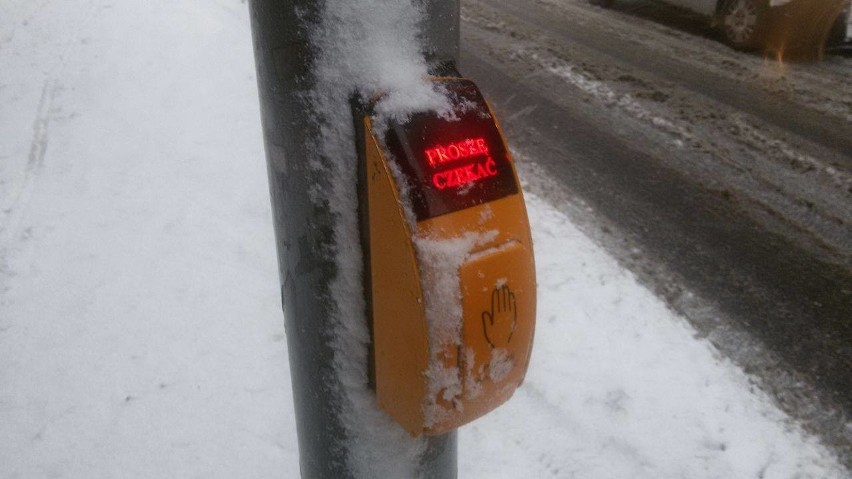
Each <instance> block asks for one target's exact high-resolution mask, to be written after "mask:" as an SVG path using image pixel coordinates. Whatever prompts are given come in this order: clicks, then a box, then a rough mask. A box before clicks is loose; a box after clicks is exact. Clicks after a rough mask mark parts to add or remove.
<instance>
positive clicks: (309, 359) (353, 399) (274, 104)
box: [249, 0, 458, 478]
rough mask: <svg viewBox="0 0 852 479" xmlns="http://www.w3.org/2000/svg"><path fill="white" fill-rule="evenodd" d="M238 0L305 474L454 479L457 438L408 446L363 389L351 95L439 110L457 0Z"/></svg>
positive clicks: (453, 53)
mask: <svg viewBox="0 0 852 479" xmlns="http://www.w3.org/2000/svg"><path fill="white" fill-rule="evenodd" d="M249 3H250V8H251V21H252V31H253V37H254V45H255V60H256V68H257V75H258V90H259V96H260V103H261V116H262V123H263V133H264V143H265V146H266V157H267V164H268V174H269V183H270V195H271V198H272V206H273V215H274V226H275V233H276V240H277V248H278V258H279V274H280V280H281V285H282V302H283V308H284V315H285V325H286V331H287V341H288V349H289V355H290V369H291V375H292V378H293V395H294V402H295V408H296V422H297V429H298V431H297V432H298V437H299V449H300V466H301V473H302V476H303V477H310V478H314V477H320V478H325V477H329V478H347V477H353V478H361V477H363V478H368V477H388V478H391V477H392V478H409V477H412V478H413V477H426V478H451V477H456V436H455V433H450V434H446V435H443V436H437V437H420V438H416V439H415V438H412V437H411V436H409V435H408V433H407V432H405V431H404V430H403V429H402V428H401V427H400V426H399V425H398V424H396V423H395V422H393V421H392V420H391V419H390V418H389V417H388V416H387V415H386V414H385V413H384V412H382V411H381V410H380V409H379V407H378V404H377V402H376V400H375V395H374V393H373V391H371V390H370V387H369V384H368V371H367V369H368V367H369V365H368V354H369V349H368V348H369V343H370V337H369V329H368V325H367V318H366V314H365V302H364V297H363V292H364V290H363V277H362V276H363V258H362V252H361V246H360V242H359V237H360V235H359V232H358V212H357V207H358V197H357V191H356V183H357V181H356V180H357V174H356V172H357V168H356V164H357V163H356V162H357V155H356V149H355V144H354V131H353V125H352V117H351V112H350V109H349V98H350V97H351V96H352V95H353V94H356V93H359V94H361V95H362V96H364V97H370V96H372V95H375V94H377V93H379V92H381V93H383V94H385V95H386V96H385V101H383V105H384V108H385V110H386V111H384V114H386V115H388V117H405V116H406V115H407V114H408V113H409V112H411V111H415V110H422V109H424V108H426V109H428V108H433V109H441V108H444V107H446V104H447V103H446V99H445V98H444V97H443V96H442V95H441V94H440V92H438V91H436V90H435V89H434V88H433V87H432V85H431V84H430V83H429V82H427V81H425V77H426V76H427V75H428V70H429V66H428V65H427V58H425V57H428V61H429V62H432V63H433V65H434V64H437V63H441V64H450V65H452V64H453V63H454V62H455V59H456V57H457V54H458V2H457V1H454V0H453V1H448V2H439V1H431V0H430V1H428V2H425V3H423V2H418V1H417V0H410V1H394V0H364V1H359V2H328V3H323V2H317V1H316V0H296V1H292V2H281V1H277V0H252V1H251V2H249ZM424 13H428V14H429V15H430V16H429V17H424ZM427 18H428V19H427ZM432 18H434V19H435V20H434V21H433V20H432ZM445 28H447V29H448V30H447V31H446V32H444V31H442V29H445Z"/></svg>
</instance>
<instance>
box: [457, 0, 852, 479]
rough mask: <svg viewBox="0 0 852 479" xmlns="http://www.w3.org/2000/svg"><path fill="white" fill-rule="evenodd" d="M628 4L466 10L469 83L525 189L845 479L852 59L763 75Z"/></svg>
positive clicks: (753, 63)
mask: <svg viewBox="0 0 852 479" xmlns="http://www.w3.org/2000/svg"><path fill="white" fill-rule="evenodd" d="M630 5H632V6H631V7H630V8H621V9H616V10H615V11H607V10H603V9H600V8H596V7H591V6H589V5H588V4H586V3H585V2H584V1H583V0H562V1H555V0H554V1H550V2H542V1H539V2H531V1H525V0H508V1H507V0H500V1H498V0H471V1H467V2H465V3H463V10H462V51H463V54H462V60H461V70H462V72H463V73H464V74H465V75H466V76H469V77H471V78H473V79H475V80H476V81H477V82H478V83H479V85H480V87H481V88H482V89H483V90H484V92H485V93H486V95H487V96H488V98H489V100H490V101H491V102H492V103H493V104H494V106H495V108H496V109H497V111H498V113H499V114H501V118H502V125H503V128H504V130H505V132H506V135H507V136H508V139H509V142H510V144H511V145H512V147H513V148H514V149H516V150H517V153H518V157H519V159H520V161H519V163H520V164H521V165H522V171H528V172H530V173H531V176H538V177H543V178H546V179H547V180H546V181H535V180H532V181H531V185H530V188H531V189H532V190H533V191H536V192H538V193H540V194H542V195H543V196H545V197H548V198H550V199H551V201H553V202H555V203H560V202H561V203H560V206H561V207H563V208H564V209H566V210H567V211H568V212H569V213H570V214H571V215H572V217H573V218H574V219H575V220H576V221H578V222H579V223H581V224H583V225H585V228H586V230H587V232H589V233H590V234H592V235H593V236H595V237H596V238H598V239H599V240H600V241H601V243H603V244H604V245H605V246H607V247H608V248H609V249H610V250H611V251H612V252H613V253H614V254H615V256H616V257H618V258H619V259H620V261H621V262H622V263H623V264H624V265H626V266H627V267H629V268H630V269H632V270H633V271H634V272H636V273H637V275H638V276H639V277H640V279H641V280H642V281H644V282H646V284H648V285H649V286H650V287H652V288H653V289H654V290H655V291H657V292H658V293H659V294H660V295H661V296H662V297H664V298H665V299H666V300H667V301H668V302H669V304H670V305H671V306H672V307H673V308H675V309H677V310H678V311H680V312H681V313H683V314H684V315H685V316H686V317H687V318H689V319H690V320H691V321H692V323H693V324H694V325H695V327H696V329H697V331H698V332H699V334H701V335H703V336H706V337H708V338H709V339H710V340H711V341H712V342H713V343H714V344H715V345H716V346H717V347H718V348H719V349H720V351H722V352H723V353H724V354H726V355H728V356H729V357H731V358H732V359H733V360H734V361H736V362H738V363H739V364H740V365H741V366H742V367H743V368H745V369H746V370H747V371H749V372H752V373H754V377H755V382H756V383H757V384H759V385H760V386H761V387H763V388H764V389H766V390H767V391H769V392H770V393H771V394H772V395H773V396H774V397H775V398H776V400H777V401H778V403H779V405H781V407H782V408H784V409H785V410H786V411H787V412H788V413H790V414H791V415H793V416H795V417H798V418H799V419H800V420H801V421H802V422H803V423H804V424H805V425H806V427H808V428H809V429H811V430H812V431H814V432H816V433H818V434H820V435H821V436H822V438H823V439H824V440H825V441H826V442H827V443H829V444H831V445H833V446H834V447H836V448H837V449H838V451H839V452H840V454H841V456H842V459H843V460H844V462H845V463H846V465H847V467H848V466H850V464H852V430H850V428H848V427H846V425H847V424H848V423H849V421H850V417H852V259H850V257H852V246H850V245H852V80H850V78H852V60H850V59H849V58H842V57H833V56H830V57H829V58H828V59H827V60H826V61H825V62H823V63H820V64H794V65H789V64H783V63H778V62H777V61H775V60H764V59H762V58H760V57H757V56H755V55H745V54H741V53H737V52H734V51H732V50H730V49H728V48H727V47H725V46H724V45H722V44H720V43H719V42H718V41H717V40H716V39H715V38H714V37H713V33H712V31H711V30H710V29H708V28H707V27H706V25H705V23H704V22H703V20H702V19H700V18H696V17H694V16H690V15H689V14H686V13H684V12H680V11H676V10H673V9H666V8H664V7H660V6H659V5H651V6H650V7H649V6H648V5H645V4H642V2H639V3H637V2H633V3H632V4H630ZM640 7H641V8H640ZM649 11H650V12H652V14H649V13H648V12H649ZM524 163H526V164H528V166H523V164H524ZM536 172H537V173H536ZM578 205H582V207H579V206H578Z"/></svg>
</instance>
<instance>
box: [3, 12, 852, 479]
mask: <svg viewBox="0 0 852 479" xmlns="http://www.w3.org/2000/svg"><path fill="white" fill-rule="evenodd" d="M257 103H258V101H257V93H256V87H255V78H254V65H253V56H252V48H251V35H250V31H249V21H248V13H247V8H246V5H245V4H244V3H241V2H239V1H237V0H218V1H215V0H210V1H191V2H180V3H174V2H169V1H166V0H151V1H148V2H119V3H115V4H114V3H113V2H111V1H109V0H91V1H89V2H53V1H50V0H4V2H3V4H2V6H0V478H9V479H11V478H41V477H71V478H98V477H119V478H136V477H139V478H142V477H181V478H182V477H205V478H213V477H222V478H226V477H257V478H262V477H269V478H272V477H297V476H298V452H297V446H296V434H295V421H294V417H293V403H292V397H291V393H290V382H289V375H288V368H287V354H286V342H285V341H284V328H283V320H282V318H281V312H280V303H279V297H278V278H277V273H276V261H275V256H274V255H275V252H274V241H273V238H272V226H271V220H270V211H269V200H268V194H267V191H268V190H267V184H266V173H265V165H264V160H263V158H264V156H263V145H262V140H261V130H260V124H259V117H260V115H259V112H258V106H257ZM528 200H529V207H530V219H531V222H532V224H533V228H534V232H533V234H534V241H535V244H536V265H537V268H538V274H539V288H540V290H539V318H538V320H539V322H538V326H537V331H536V345H535V350H534V353H533V359H532V364H531V366H530V369H529V374H528V377H527V381H526V382H525V384H524V386H523V387H522V388H521V389H520V390H519V391H518V392H517V393H516V395H515V397H514V398H513V399H512V400H511V401H510V402H509V403H508V404H507V405H506V406H504V407H503V408H501V409H498V410H497V411H495V412H494V413H492V414H491V415H489V416H487V417H485V418H483V419H481V420H479V421H477V422H475V423H473V424H472V425H470V426H467V427H465V428H463V429H462V430H461V432H460V454H459V461H460V475H461V477H472V478H476V477H489V478H492V477H493V478H527V477H581V478H590V479H592V478H642V477H647V478H669V477H672V478H674V477H687V478H740V477H763V478H794V477H797V478H798V477H810V478H841V477H848V474H847V472H846V471H843V470H842V469H841V468H840V466H839V465H838V463H837V460H836V459H835V458H834V457H833V455H832V454H831V452H830V451H828V450H826V449H825V448H823V447H822V446H820V445H819V444H818V443H817V442H816V441H815V440H814V439H813V438H811V437H809V436H808V435H807V434H805V433H803V432H802V431H801V430H800V429H799V428H798V427H797V426H796V425H795V424H793V423H792V422H791V421H789V420H788V419H787V418H785V417H784V416H783V414H782V413H780V412H779V411H778V410H777V409H776V408H775V407H774V406H773V405H772V404H771V402H770V401H769V400H768V399H767V398H766V397H765V396H764V395H763V394H762V393H761V392H760V391H756V390H754V388H753V387H752V386H751V385H750V383H749V381H748V378H747V377H746V376H745V374H744V373H742V372H741V371H739V370H737V369H736V368H735V367H734V366H732V365H731V364H730V363H729V362H727V361H726V360H724V359H722V358H720V357H719V356H718V355H717V354H715V353H714V351H713V349H712V347H711V346H710V345H709V344H708V343H707V342H706V341H704V340H701V339H697V338H696V337H695V334H694V331H693V330H692V329H691V328H690V327H689V326H688V325H687V323H686V322H685V321H684V320H683V319H681V318H679V317H677V316H676V315H674V314H672V313H671V312H670V311H668V310H667V309H666V308H665V306H664V305H663V304H662V303H661V302H660V301H659V300H658V299H656V298H655V297H654V296H653V295H652V294H651V293H650V292H649V291H647V290H645V289H644V288H642V287H641V286H640V285H638V284H637V283H636V281H635V280H634V278H633V277H632V276H631V274H630V273H628V272H626V271H624V270H622V269H620V268H619V266H618V265H617V264H616V262H615V261H614V260H613V259H611V258H610V257H609V256H608V255H607V254H606V253H605V252H604V251H603V250H601V249H600V248H599V247H597V246H596V245H595V244H593V243H592V242H591V241H590V240H589V239H587V238H586V237H584V236H583V235H582V234H581V233H580V232H579V231H578V230H577V229H576V228H575V227H574V226H573V225H572V224H570V222H569V221H568V220H567V218H566V217H565V216H564V215H563V214H561V213H560V212H559V211H556V210H555V209H553V208H552V207H551V206H549V204H548V202H547V199H546V198H538V197H535V196H532V195H530V196H529V197H528Z"/></svg>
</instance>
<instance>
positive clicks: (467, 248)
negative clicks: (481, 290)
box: [414, 230, 498, 427]
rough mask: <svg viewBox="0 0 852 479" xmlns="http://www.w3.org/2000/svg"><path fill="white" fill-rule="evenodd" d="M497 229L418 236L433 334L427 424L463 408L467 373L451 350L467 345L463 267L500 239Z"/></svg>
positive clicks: (426, 409)
mask: <svg viewBox="0 0 852 479" xmlns="http://www.w3.org/2000/svg"><path fill="white" fill-rule="evenodd" d="M497 234H498V232H497V231H496V230H490V231H486V232H483V233H477V232H466V233H464V234H463V235H461V236H459V237H455V238H433V237H431V236H426V235H420V234H418V235H415V238H414V246H415V249H416V251H417V258H418V262H419V263H420V264H421V267H422V276H421V282H422V287H423V295H424V301H425V303H426V322H427V324H428V330H429V344H430V348H431V350H430V351H429V355H430V361H429V369H428V370H427V372H426V377H427V379H428V385H427V392H426V394H427V402H426V404H425V405H424V412H425V416H426V426H427V427H429V426H432V425H434V424H436V423H438V422H440V421H441V420H442V419H443V418H444V417H446V415H447V414H449V413H450V412H451V410H452V409H453V408H458V407H460V406H461V403H460V396H461V394H462V384H461V371H459V369H458V367H456V366H451V365H450V364H454V363H455V361H452V360H451V359H450V358H447V357H445V352H447V351H456V350H457V348H458V347H459V346H460V345H461V326H462V303H461V301H462V298H461V289H460V288H459V268H460V267H461V265H462V264H463V263H464V262H465V261H467V260H468V259H469V257H470V255H471V254H472V252H473V251H474V250H475V249H476V248H477V247H478V246H481V245H483V244H486V243H488V242H490V241H493V240H494V238H496V237H497Z"/></svg>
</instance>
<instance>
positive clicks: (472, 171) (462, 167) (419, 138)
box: [384, 79, 518, 221]
mask: <svg viewBox="0 0 852 479" xmlns="http://www.w3.org/2000/svg"><path fill="white" fill-rule="evenodd" d="M442 84H443V85H445V87H446V89H447V91H448V92H449V95H450V97H451V98H452V100H453V104H454V105H456V108H455V116H456V118H455V119H451V120H450V119H444V118H440V117H439V116H438V115H436V114H435V113H434V112H425V113H417V114H414V115H412V116H411V118H410V119H409V120H408V121H406V122H405V123H401V124H400V123H392V124H391V125H390V128H388V130H387V133H386V135H385V138H384V144H385V146H386V148H387V150H388V153H390V157H391V158H390V161H392V162H395V163H396V164H397V165H398V167H399V170H400V171H401V172H402V176H403V180H404V181H406V182H407V184H408V185H407V186H408V188H407V189H408V191H409V193H410V196H411V204H412V207H413V208H414V214H415V216H416V217H417V220H418V221H422V220H425V219H429V218H434V217H436V216H440V215H443V214H447V213H452V212H454V211H458V210H461V209H464V208H470V207H472V206H477V205H480V204H482V203H487V202H489V201H494V200H497V199H500V198H503V197H505V196H508V195H512V194H515V193H517V192H518V185H517V184H516V183H515V175H514V174H513V172H512V165H511V164H510V163H509V158H508V155H507V154H506V147H505V145H504V143H503V139H502V138H501V136H500V132H499V131H498V130H497V125H496V124H495V123H494V119H493V118H492V117H491V113H490V112H489V111H488V107H487V106H486V104H485V100H484V99H483V98H482V94H481V93H480V92H479V89H478V88H477V87H476V85H474V84H473V82H471V81H469V80H462V79H453V80H446V81H443V82H442Z"/></svg>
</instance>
